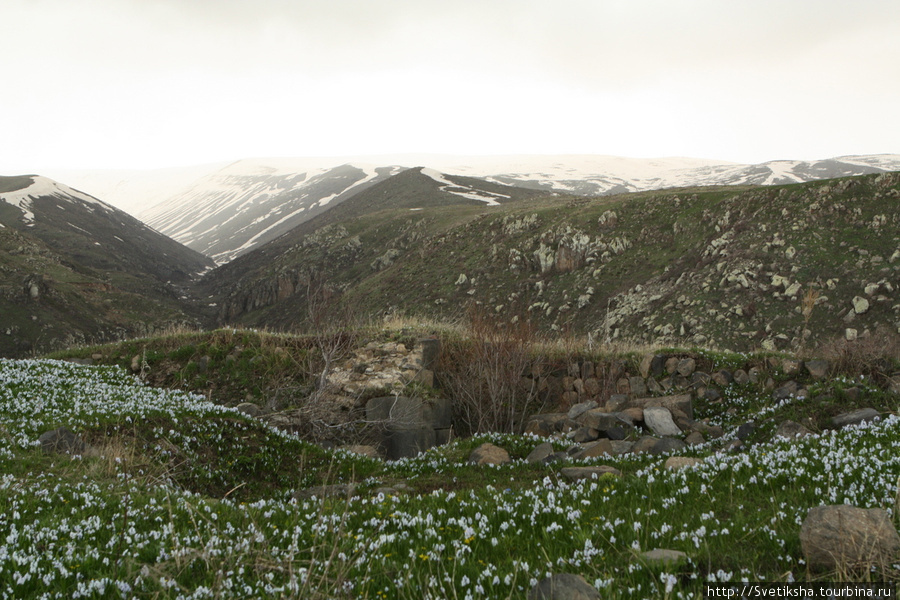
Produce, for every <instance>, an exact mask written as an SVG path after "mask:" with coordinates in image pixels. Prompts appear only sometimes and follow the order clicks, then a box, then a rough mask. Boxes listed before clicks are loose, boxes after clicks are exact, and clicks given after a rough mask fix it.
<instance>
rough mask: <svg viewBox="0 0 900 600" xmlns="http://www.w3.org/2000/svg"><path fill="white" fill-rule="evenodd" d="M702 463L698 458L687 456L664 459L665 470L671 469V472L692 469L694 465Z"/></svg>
mask: <svg viewBox="0 0 900 600" xmlns="http://www.w3.org/2000/svg"><path fill="white" fill-rule="evenodd" d="M702 462H703V461H702V460H700V459H699V458H691V457H688V456H670V457H669V458H667V459H666V463H665V465H664V466H665V468H667V469H671V470H673V471H677V470H679V469H684V468H685V467H693V466H694V465H697V464H700V463H702Z"/></svg>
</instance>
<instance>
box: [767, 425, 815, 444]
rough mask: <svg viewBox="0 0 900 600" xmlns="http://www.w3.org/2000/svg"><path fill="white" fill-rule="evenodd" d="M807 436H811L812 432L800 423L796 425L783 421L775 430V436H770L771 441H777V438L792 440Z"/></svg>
mask: <svg viewBox="0 0 900 600" xmlns="http://www.w3.org/2000/svg"><path fill="white" fill-rule="evenodd" d="M808 435H812V432H811V431H810V430H809V429H807V428H806V427H804V426H803V425H801V424H800V423H797V422H796V421H785V422H784V423H782V424H781V425H779V426H778V429H776V430H775V435H774V436H772V439H773V440H777V439H778V438H786V439H789V440H793V439H795V438H801V437H806V436H808Z"/></svg>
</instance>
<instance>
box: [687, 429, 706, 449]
mask: <svg viewBox="0 0 900 600" xmlns="http://www.w3.org/2000/svg"><path fill="white" fill-rule="evenodd" d="M684 443H685V444H687V445H688V446H696V445H698V444H704V443H706V438H705V437H703V434H702V433H700V432H699V431H692V432H690V433H689V434H687V436H685V438H684Z"/></svg>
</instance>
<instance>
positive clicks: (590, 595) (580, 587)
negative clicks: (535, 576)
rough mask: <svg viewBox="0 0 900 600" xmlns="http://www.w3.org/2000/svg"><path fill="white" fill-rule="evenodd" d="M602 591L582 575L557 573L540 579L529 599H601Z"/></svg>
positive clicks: (532, 589)
mask: <svg viewBox="0 0 900 600" xmlns="http://www.w3.org/2000/svg"><path fill="white" fill-rule="evenodd" d="M600 598H601V596H600V592H598V591H597V589H596V588H594V587H593V586H592V585H590V584H589V583H588V582H587V581H585V579H584V577H582V576H581V575H573V574H571V573H557V574H555V575H551V576H550V577H547V578H546V579H542V580H541V581H539V582H538V583H537V584H536V585H535V586H534V587H533V588H531V591H529V592H528V600H600Z"/></svg>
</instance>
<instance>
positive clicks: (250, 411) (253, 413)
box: [235, 402, 262, 417]
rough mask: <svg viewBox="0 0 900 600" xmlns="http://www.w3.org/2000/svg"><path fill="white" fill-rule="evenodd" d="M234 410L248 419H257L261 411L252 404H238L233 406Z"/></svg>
mask: <svg viewBox="0 0 900 600" xmlns="http://www.w3.org/2000/svg"><path fill="white" fill-rule="evenodd" d="M235 408H236V409H237V410H239V411H241V412H242V413H244V414H245V415H247V416H248V417H258V416H259V415H261V414H262V409H260V408H259V406H257V405H256V404H253V403H252V402H241V403H240V404H238V405H237V406H235Z"/></svg>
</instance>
